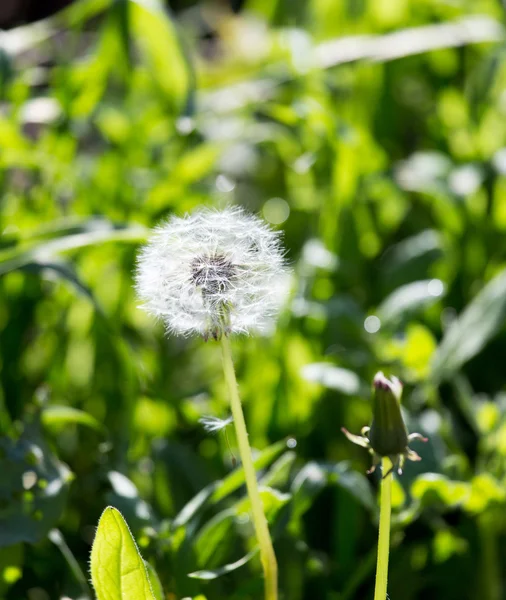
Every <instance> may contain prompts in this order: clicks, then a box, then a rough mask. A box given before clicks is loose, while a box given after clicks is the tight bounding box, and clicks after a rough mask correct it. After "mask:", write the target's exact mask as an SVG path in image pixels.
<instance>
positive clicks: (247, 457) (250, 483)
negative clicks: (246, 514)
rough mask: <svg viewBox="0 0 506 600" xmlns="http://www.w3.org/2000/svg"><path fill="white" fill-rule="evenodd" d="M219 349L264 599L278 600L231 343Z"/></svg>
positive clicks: (226, 341) (275, 569) (275, 567)
mask: <svg viewBox="0 0 506 600" xmlns="http://www.w3.org/2000/svg"><path fill="white" fill-rule="evenodd" d="M221 350H222V356H223V369H224V371H225V381H226V383H227V387H228V391H229V394H230V405H231V408H232V416H233V418H234V427H235V433H236V436H237V444H238V446H239V455H240V457H241V461H242V466H243V469H244V478H245V479H246V489H247V491H248V496H249V499H250V502H251V514H252V518H253V525H254V527H255V532H256V536H257V539H258V545H259V548H260V560H261V562H262V567H263V570H264V576H265V600H277V597H278V582H277V580H278V565H277V562H276V556H275V554H274V548H273V546H272V540H271V536H270V533H269V527H268V525H267V519H266V518H265V513H264V509H263V506H262V499H261V498H260V493H259V491H258V483H257V478H256V473H255V467H254V465H253V458H252V455H251V448H250V445H249V442H248V432H247V430H246V423H245V421H244V413H243V411H242V406H241V400H240V398H239V390H238V387H237V380H236V377H235V370H234V363H233V360H232V353H231V350H230V341H229V339H228V338H227V337H226V336H225V335H224V336H222V338H221Z"/></svg>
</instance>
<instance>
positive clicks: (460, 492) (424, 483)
mask: <svg viewBox="0 0 506 600" xmlns="http://www.w3.org/2000/svg"><path fill="white" fill-rule="evenodd" d="M470 492H471V488H470V485H469V484H468V483H465V482H463V481H452V480H450V479H448V477H445V476H444V475H440V474H439V473H425V474H424V475H420V476H419V477H417V478H416V479H415V481H414V482H413V485H412V486H411V495H412V496H413V498H414V499H415V500H419V501H420V503H421V504H422V505H423V506H430V505H434V504H435V505H438V504H439V505H442V506H449V507H453V506H458V505H460V504H462V503H463V502H464V501H466V500H467V499H468V497H469V495H470Z"/></svg>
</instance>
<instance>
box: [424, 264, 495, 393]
mask: <svg viewBox="0 0 506 600" xmlns="http://www.w3.org/2000/svg"><path fill="white" fill-rule="evenodd" d="M505 317H506V270H503V271H501V273H500V274H499V275H497V276H496V277H495V278H494V279H492V281H490V282H489V283H487V285H486V286H485V287H484V288H483V289H482V290H481V292H480V293H479V294H478V295H477V296H476V297H475V298H474V299H473V300H472V301H471V303H470V304H469V305H468V306H467V307H466V308H465V310H464V312H463V313H462V314H461V315H460V316H459V317H458V318H457V319H456V321H455V322H454V323H453V324H452V325H451V327H450V329H449V330H448V332H447V333H446V334H445V336H444V338H443V340H442V342H441V344H440V345H439V347H438V349H437V351H436V354H435V356H434V360H433V363H432V379H433V380H434V381H435V382H436V383H438V382H440V381H443V380H446V379H448V378H449V377H451V376H452V375H453V374H454V373H455V372H456V371H458V370H459V369H460V367H462V365H463V364H464V363H466V362H467V361H468V360H470V359H471V358H473V357H474V356H476V355H477V354H478V353H479V352H480V351H481V350H482V349H483V348H484V347H485V346H486V344H487V343H488V342H489V341H490V340H491V338H492V337H494V336H495V335H496V334H497V333H498V332H499V330H500V328H501V327H502V326H503V324H504V319H505Z"/></svg>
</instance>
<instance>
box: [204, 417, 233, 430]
mask: <svg viewBox="0 0 506 600" xmlns="http://www.w3.org/2000/svg"><path fill="white" fill-rule="evenodd" d="M233 421H234V419H233V417H232V416H230V417H227V418H226V419H220V418H219V417H212V416H205V417H201V418H200V419H199V423H200V424H201V425H202V427H203V428H204V431H206V432H207V433H218V432H219V431H222V430H223V429H226V428H227V427H228V426H229V425H230V424H231V423H233Z"/></svg>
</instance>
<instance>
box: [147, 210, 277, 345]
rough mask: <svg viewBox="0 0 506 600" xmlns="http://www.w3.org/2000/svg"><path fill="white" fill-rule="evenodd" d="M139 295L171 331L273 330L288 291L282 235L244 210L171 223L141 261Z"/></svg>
mask: <svg viewBox="0 0 506 600" xmlns="http://www.w3.org/2000/svg"><path fill="white" fill-rule="evenodd" d="M136 289H137V293H138V295H139V297H140V298H141V300H142V301H143V308H145V310H147V311H148V312H149V313H151V314H153V315H155V316H156V317H158V318H160V319H162V320H163V321H164V323H165V325H166V327H167V330H168V331H169V332H170V333H176V334H181V335H191V334H200V335H202V336H204V338H205V339H208V338H209V337H210V336H212V337H214V338H215V339H218V338H220V337H221V335H222V334H229V333H249V332H251V331H259V332H262V331H266V330H268V329H269V326H270V325H271V324H272V322H273V319H274V317H275V316H276V314H277V313H278V311H279V309H280V307H281V305H282V304H283V302H284V300H285V297H286V292H287V290H288V270H287V267H286V262H285V259H284V251H283V249H282V246H281V241H280V235H279V233H277V232H275V231H273V230H272V229H270V228H269V227H268V226H267V225H266V224H265V223H264V222H263V221H261V220H260V219H259V218H257V217H255V216H253V215H249V214H246V213H245V212H244V211H242V210H241V209H240V208H227V209H225V210H222V211H217V210H212V209H208V208H204V209H200V210H197V211H196V212H194V213H192V214H191V215H186V216H184V217H171V218H170V219H169V220H168V221H167V222H166V223H164V224H162V225H160V226H158V227H157V228H156V229H155V231H154V235H153V237H152V238H151V240H150V241H149V242H148V244H147V245H146V246H145V247H144V248H143V249H142V251H141V253H140V255H139V258H138V264H137V272H136Z"/></svg>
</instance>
